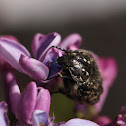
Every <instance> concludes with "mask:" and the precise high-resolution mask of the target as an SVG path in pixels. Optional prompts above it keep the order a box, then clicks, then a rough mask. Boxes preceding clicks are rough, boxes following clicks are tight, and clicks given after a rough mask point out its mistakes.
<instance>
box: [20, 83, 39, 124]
mask: <svg viewBox="0 0 126 126" xmlns="http://www.w3.org/2000/svg"><path fill="white" fill-rule="evenodd" d="M36 98H37V86H36V83H35V82H30V83H29V84H28V85H27V87H26V88H25V90H24V92H23V94H22V96H21V99H20V101H19V104H18V119H19V120H21V121H24V122H26V123H31V118H32V113H33V111H34V108H35V105H36Z"/></svg>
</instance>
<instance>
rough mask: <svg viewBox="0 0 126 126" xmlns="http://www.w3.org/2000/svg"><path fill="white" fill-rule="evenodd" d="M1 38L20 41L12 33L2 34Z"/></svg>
mask: <svg viewBox="0 0 126 126" xmlns="http://www.w3.org/2000/svg"><path fill="white" fill-rule="evenodd" d="M0 38H4V39H10V40H13V41H15V42H19V41H18V39H17V38H16V37H14V36H12V35H1V36H0Z"/></svg>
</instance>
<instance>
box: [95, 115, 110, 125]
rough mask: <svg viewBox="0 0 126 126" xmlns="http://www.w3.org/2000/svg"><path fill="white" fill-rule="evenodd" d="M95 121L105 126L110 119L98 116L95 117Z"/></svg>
mask: <svg viewBox="0 0 126 126" xmlns="http://www.w3.org/2000/svg"><path fill="white" fill-rule="evenodd" d="M95 122H96V123H97V124H99V125H100V126H105V125H107V124H109V123H111V119H110V118H109V117H107V116H100V117H97V118H96V120H95Z"/></svg>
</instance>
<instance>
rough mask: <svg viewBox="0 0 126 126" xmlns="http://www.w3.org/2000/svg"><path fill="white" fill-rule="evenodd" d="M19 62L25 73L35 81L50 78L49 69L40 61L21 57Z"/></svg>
mask: <svg viewBox="0 0 126 126" xmlns="http://www.w3.org/2000/svg"><path fill="white" fill-rule="evenodd" d="M19 62H20V65H21V67H22V69H23V71H24V72H25V73H26V74H28V75H29V76H30V77H32V78H34V79H35V80H39V81H43V80H45V79H46V78H47V77H48V73H49V69H48V67H47V66H46V65H44V64H43V63H41V62H40V61H38V60H35V59H33V58H29V57H26V56H23V55H21V57H20V60H19Z"/></svg>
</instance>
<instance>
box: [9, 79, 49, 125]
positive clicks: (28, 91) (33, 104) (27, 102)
mask: <svg viewBox="0 0 126 126" xmlns="http://www.w3.org/2000/svg"><path fill="white" fill-rule="evenodd" d="M10 102H11V107H12V112H13V113H14V114H15V116H16V118H17V120H18V121H19V122H20V124H23V125H25V124H32V116H33V113H34V112H35V110H41V111H43V112H44V113H46V114H47V115H48V114H49V110H50V93H49V91H48V90H47V89H44V88H42V87H37V86H36V83H35V82H30V83H29V84H28V85H27V87H26V88H25V90H24V92H23V93H22V95H21V93H20V89H19V87H18V84H17V82H16V80H15V79H13V80H12V82H11V85H10ZM45 116H46V115H45Z"/></svg>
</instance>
